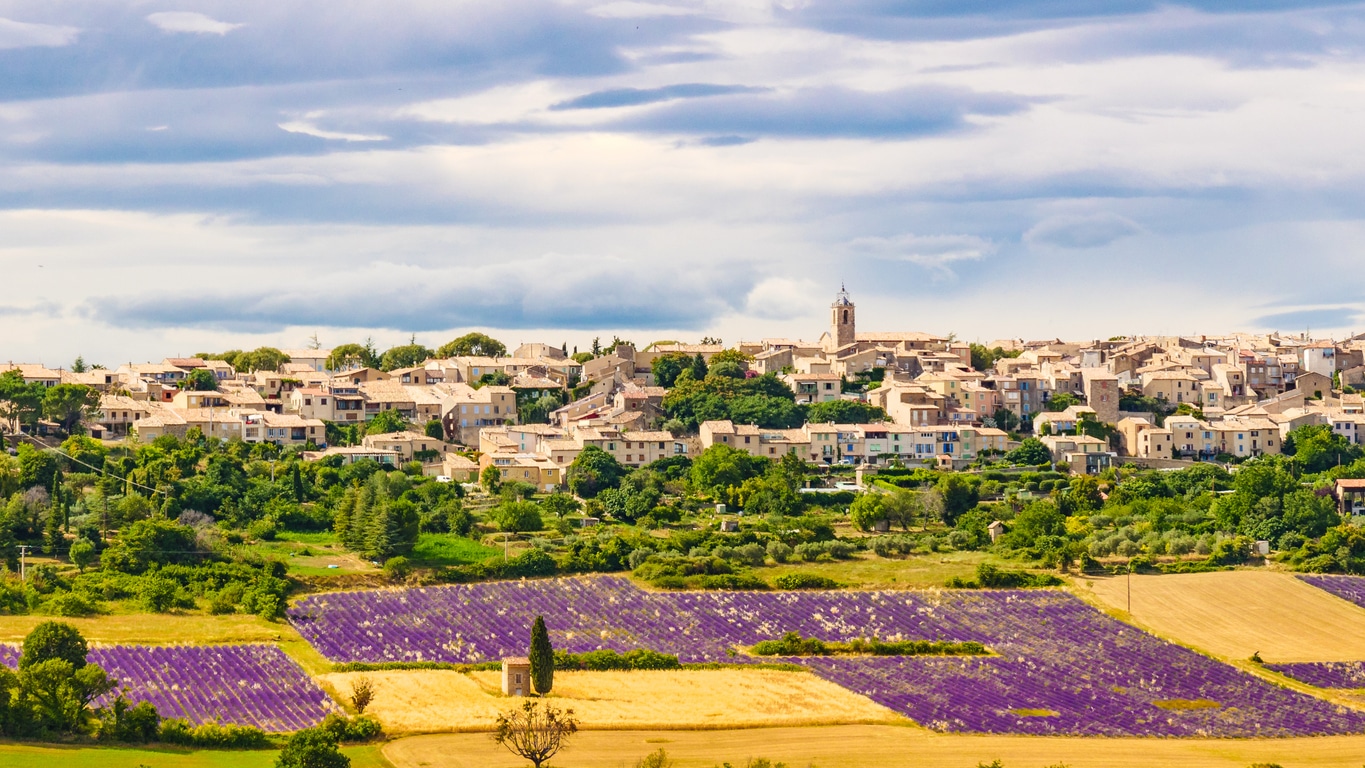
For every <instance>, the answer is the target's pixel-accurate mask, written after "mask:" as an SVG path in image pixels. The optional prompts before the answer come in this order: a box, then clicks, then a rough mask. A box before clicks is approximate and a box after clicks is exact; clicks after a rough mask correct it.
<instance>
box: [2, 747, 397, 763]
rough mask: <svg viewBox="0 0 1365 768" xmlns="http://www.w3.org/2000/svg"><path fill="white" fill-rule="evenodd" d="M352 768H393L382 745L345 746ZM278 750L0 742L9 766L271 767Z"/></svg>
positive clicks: (5, 761) (3, 760)
mask: <svg viewBox="0 0 1365 768" xmlns="http://www.w3.org/2000/svg"><path fill="white" fill-rule="evenodd" d="M341 751H342V752H343V753H344V754H346V755H347V756H349V757H350V758H351V768H392V764H391V763H389V761H388V760H387V759H386V758H385V757H384V755H383V753H382V751H381V745H377V744H366V745H362V746H356V747H343V748H342V750H341ZM278 754H279V752H277V751H275V750H269V749H262V750H206V749H200V750H189V749H180V748H177V747H143V748H132V747H73V746H38V745H30V744H0V765H4V766H5V768H54V766H60V768H138V767H139V766H151V768H271V766H274V765H275V757H276V756H277V755H278Z"/></svg>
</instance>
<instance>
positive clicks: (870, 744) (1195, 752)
mask: <svg viewBox="0 0 1365 768" xmlns="http://www.w3.org/2000/svg"><path fill="white" fill-rule="evenodd" d="M660 748H662V749H664V750H666V751H667V752H668V755H669V757H670V758H673V759H674V760H675V764H674V765H675V768H712V766H715V765H718V764H720V763H721V762H724V761H728V762H730V763H733V764H736V765H743V764H744V763H745V761H746V760H747V759H748V758H751V757H766V758H769V759H770V760H773V761H778V760H781V761H783V762H786V763H787V764H788V765H791V766H806V765H813V766H818V767H819V768H904V767H905V766H914V767H915V768H968V766H973V765H977V764H979V763H987V764H988V763H990V762H991V761H992V760H997V759H998V760H1000V761H1001V763H1002V764H1003V765H1004V766H1005V768H1043V766H1048V765H1055V764H1058V763H1064V764H1066V765H1067V766H1068V767H1069V768H1152V766H1162V768H1246V767H1247V766H1248V765H1252V764H1254V763H1280V764H1282V765H1285V766H1290V767H1291V768H1359V766H1360V763H1361V755H1362V754H1365V736H1327V737H1320V738H1306V739H1134V738H1102V739H1096V738H1089V739H1087V738H1071V737H1053V736H975V735H971V736H969V735H956V734H938V733H933V732H930V731H925V730H922V729H920V728H914V727H897V726H886V725H880V726H878V725H844V726H830V727H825V728H757V729H749V730H729V731H615V732H602V731H583V732H580V733H579V734H578V735H577V736H575V737H574V739H573V740H572V741H571V742H570V747H569V748H568V749H567V750H566V751H564V752H562V753H560V755H558V756H556V757H555V759H554V764H555V765H557V766H560V768H621V766H630V765H634V764H635V762H636V761H637V760H639V759H640V758H641V757H643V756H645V755H647V754H649V753H650V752H653V751H654V750H656V749H660ZM384 755H385V756H386V757H387V758H388V759H389V761H390V762H392V763H393V764H394V766H395V768H419V766H442V768H476V767H477V768H514V767H515V766H524V765H526V761H524V760H518V759H517V758H515V757H513V756H512V755H511V753H509V752H507V751H506V750H505V749H503V748H502V747H499V746H497V745H496V744H494V743H493V742H492V740H490V739H489V738H488V736H487V735H486V734H472V733H471V734H448V735H438V736H415V737H411V738H406V739H399V740H398V741H394V742H390V743H389V744H387V745H385V747H384Z"/></svg>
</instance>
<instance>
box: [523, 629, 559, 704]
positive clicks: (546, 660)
mask: <svg viewBox="0 0 1365 768" xmlns="http://www.w3.org/2000/svg"><path fill="white" fill-rule="evenodd" d="M527 656H529V657H530V659H531V685H532V686H533V687H534V688H535V689H536V693H538V694H540V695H541V696H544V695H545V694H547V693H549V692H550V689H551V688H553V687H554V684H555V649H554V647H553V646H551V645H550V630H548V629H546V628H545V617H544V616H537V617H536V622H535V623H534V624H532V625H531V651H530V653H528V654H527Z"/></svg>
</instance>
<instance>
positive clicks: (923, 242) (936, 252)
mask: <svg viewBox="0 0 1365 768" xmlns="http://www.w3.org/2000/svg"><path fill="white" fill-rule="evenodd" d="M849 247H850V248H851V249H852V250H854V251H856V252H859V253H865V254H868V255H870V256H873V257H876V258H879V259H890V260H894V261H906V262H909V263H911V264H918V265H919V266H921V267H925V268H926V269H929V270H931V271H933V272H935V273H937V274H938V275H939V276H941V277H952V276H954V275H955V273H954V272H953V269H952V266H953V265H954V264H956V263H958V262H966V261H979V260H981V259H983V258H985V257H987V256H989V255H991V254H993V253H995V244H994V243H992V242H991V241H990V240H986V239H985V238H981V237H977V236H975V235H912V234H904V235H897V236H895V237H860V238H857V239H855V240H853V241H851V242H850V243H849Z"/></svg>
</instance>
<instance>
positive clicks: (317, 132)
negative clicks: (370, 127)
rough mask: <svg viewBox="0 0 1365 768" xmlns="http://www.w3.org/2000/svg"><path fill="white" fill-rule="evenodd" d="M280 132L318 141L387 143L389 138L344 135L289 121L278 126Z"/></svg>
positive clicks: (305, 122)
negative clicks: (317, 139)
mask: <svg viewBox="0 0 1365 768" xmlns="http://www.w3.org/2000/svg"><path fill="white" fill-rule="evenodd" d="M279 126H280V129H281V130H285V131H288V132H289V133H301V134H303V135H305V136H316V137H318V138H319V139H335V140H337V141H388V140H389V137H388V136H385V135H383V134H382V133H345V132H343V131H328V130H324V129H322V128H319V127H317V126H316V125H313V124H312V123H310V122H308V121H306V120H291V121H289V122H287V123H280V124H279Z"/></svg>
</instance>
